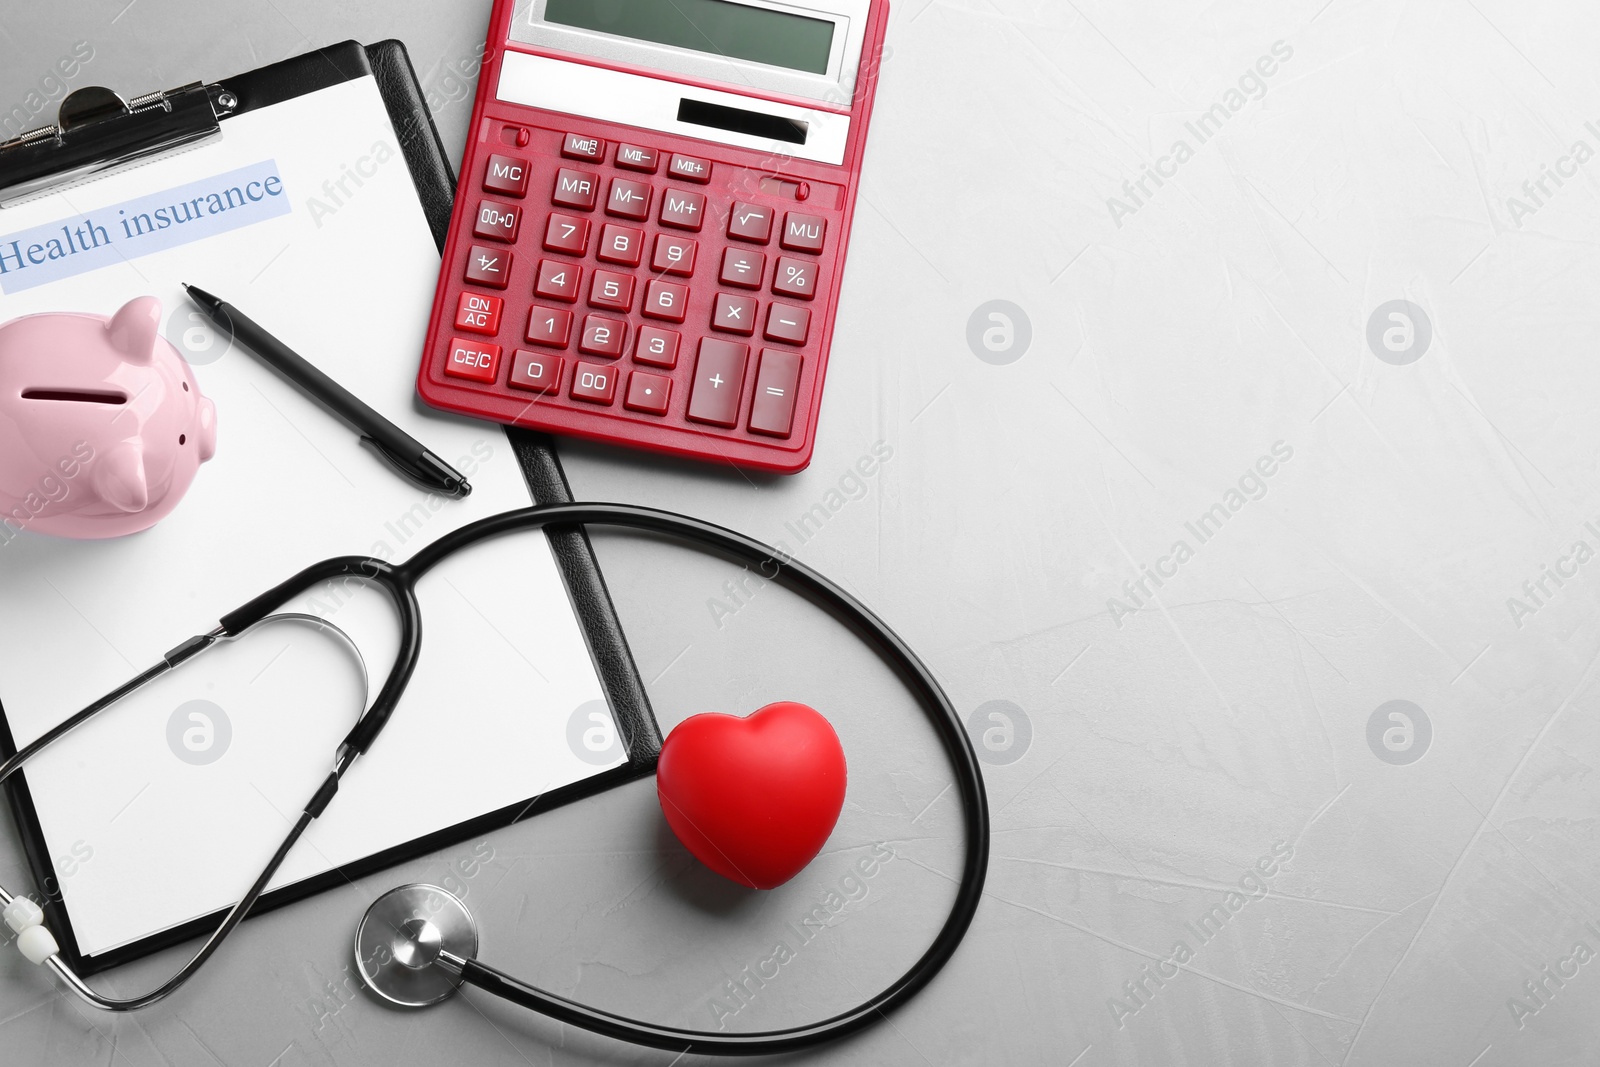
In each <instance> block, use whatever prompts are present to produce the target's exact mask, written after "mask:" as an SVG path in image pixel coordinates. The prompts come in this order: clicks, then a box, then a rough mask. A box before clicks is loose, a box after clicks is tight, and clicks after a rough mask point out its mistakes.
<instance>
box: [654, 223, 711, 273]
mask: <svg viewBox="0 0 1600 1067" xmlns="http://www.w3.org/2000/svg"><path fill="white" fill-rule="evenodd" d="M699 247H700V246H699V244H698V243H697V242H695V241H693V240H690V239H689V238H687V237H673V236H671V235H670V234H665V233H658V234H656V250H655V255H654V257H653V258H652V259H651V260H650V269H652V270H654V271H656V272H657V273H658V274H681V275H683V276H684V277H688V276H689V275H691V274H693V273H694V256H695V252H696V251H697V250H698V249H699Z"/></svg>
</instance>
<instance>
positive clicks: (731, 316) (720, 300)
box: [711, 293, 756, 333]
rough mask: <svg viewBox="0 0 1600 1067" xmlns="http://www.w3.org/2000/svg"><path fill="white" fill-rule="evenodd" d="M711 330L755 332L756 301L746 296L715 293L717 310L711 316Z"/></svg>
mask: <svg viewBox="0 0 1600 1067" xmlns="http://www.w3.org/2000/svg"><path fill="white" fill-rule="evenodd" d="M711 328H712V329H713V330H727V331H728V332H729V333H755V332H756V302H755V300H753V299H752V298H750V297H748V296H734V295H733V294H732V293H718V294H717V310H716V311H715V312H714V313H713V314H712V316H711Z"/></svg>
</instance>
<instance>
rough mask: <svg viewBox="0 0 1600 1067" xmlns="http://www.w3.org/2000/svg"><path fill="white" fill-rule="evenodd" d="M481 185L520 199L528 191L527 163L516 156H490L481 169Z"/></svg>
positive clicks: (492, 191) (491, 190)
mask: <svg viewBox="0 0 1600 1067" xmlns="http://www.w3.org/2000/svg"><path fill="white" fill-rule="evenodd" d="M483 187H484V188H485V189H487V190H488V191H489V192H491V193H504V194H505V195H506V196H514V197H516V198H517V199H519V200H520V199H521V198H522V197H524V196H526V195H527V193H528V164H527V162H526V161H524V160H521V159H518V158H517V157H516V156H490V157H489V162H488V165H487V166H485V167H484V170H483Z"/></svg>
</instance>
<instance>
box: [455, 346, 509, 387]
mask: <svg viewBox="0 0 1600 1067" xmlns="http://www.w3.org/2000/svg"><path fill="white" fill-rule="evenodd" d="M444 372H445V373H446V374H448V375H449V376H450V377H452V378H465V379H466V380H467V381H469V382H482V383H483V384H484V385H493V384H494V380H495V378H496V377H497V376H498V375H499V373H500V346H499V345H491V344H489V343H488V342H487V341H464V340H462V339H461V338H459V337H452V338H451V339H450V352H449V354H447V355H446V356H445V357H444Z"/></svg>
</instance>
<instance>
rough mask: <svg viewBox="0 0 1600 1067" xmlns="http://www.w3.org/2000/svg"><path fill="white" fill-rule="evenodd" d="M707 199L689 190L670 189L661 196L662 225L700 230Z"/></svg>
mask: <svg viewBox="0 0 1600 1067" xmlns="http://www.w3.org/2000/svg"><path fill="white" fill-rule="evenodd" d="M705 213H706V198H705V196H703V195H702V194H700V193H691V192H689V191H688V190H687V189H668V190H667V191H666V192H665V193H663V194H662V196H661V225H663V226H676V227H677V228H678V229H680V230H698V229H699V228H700V224H701V222H702V221H704V218H705Z"/></svg>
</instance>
